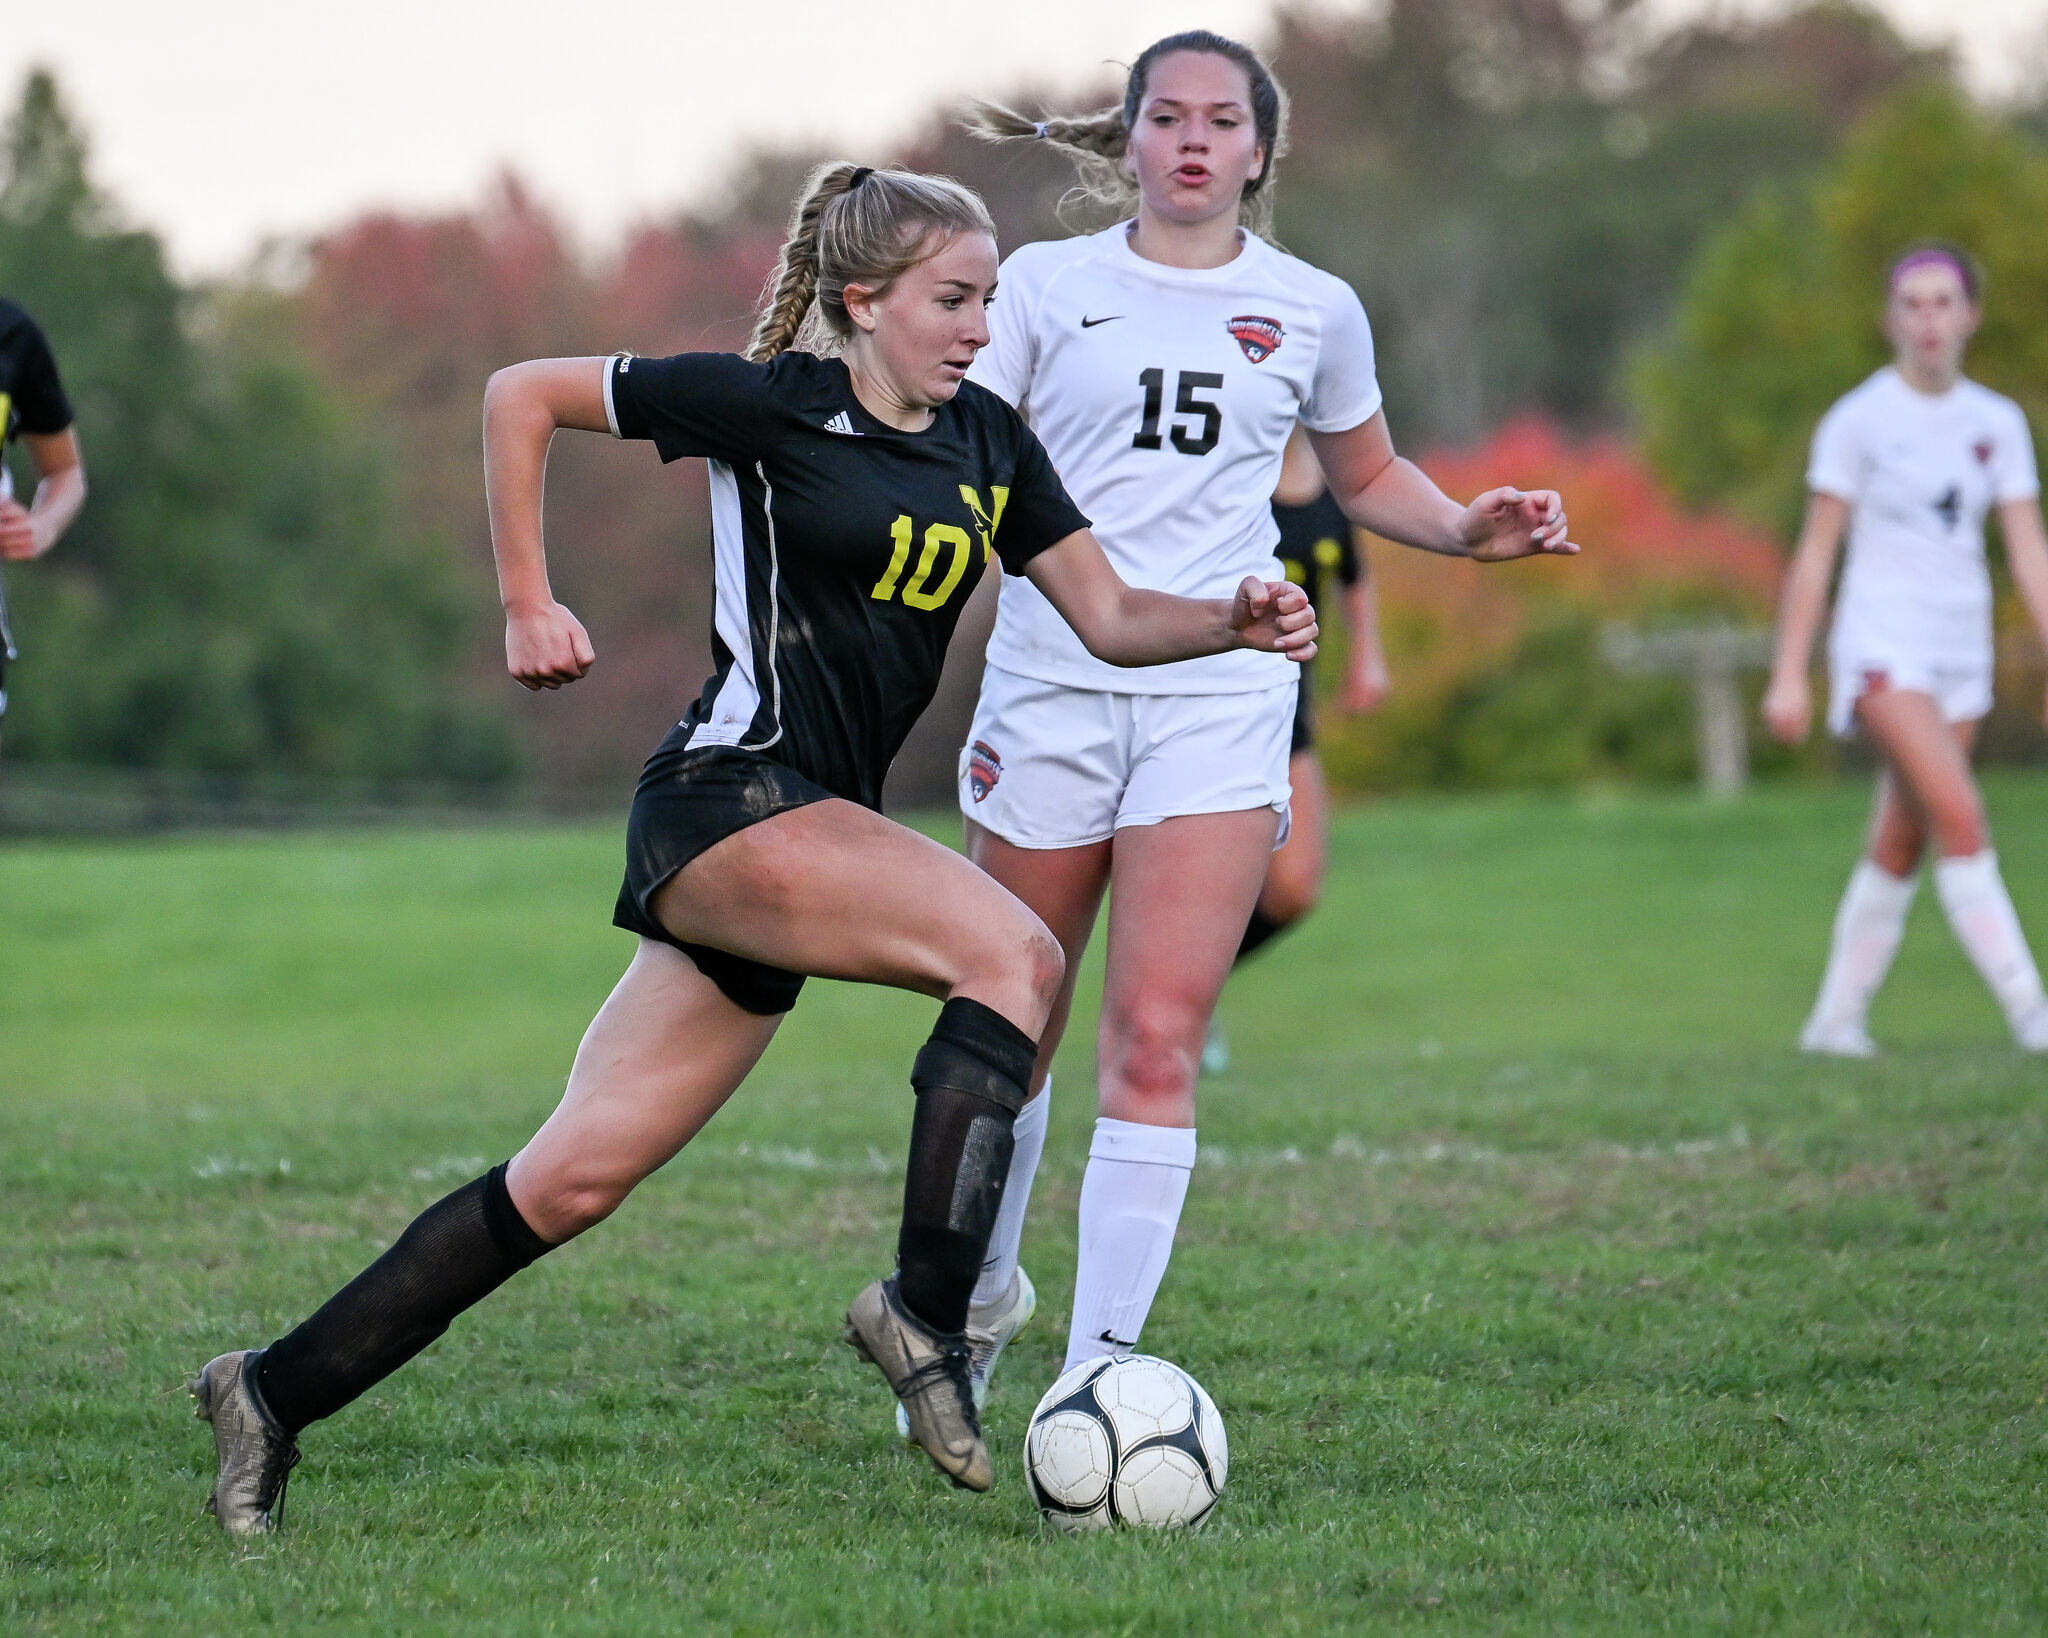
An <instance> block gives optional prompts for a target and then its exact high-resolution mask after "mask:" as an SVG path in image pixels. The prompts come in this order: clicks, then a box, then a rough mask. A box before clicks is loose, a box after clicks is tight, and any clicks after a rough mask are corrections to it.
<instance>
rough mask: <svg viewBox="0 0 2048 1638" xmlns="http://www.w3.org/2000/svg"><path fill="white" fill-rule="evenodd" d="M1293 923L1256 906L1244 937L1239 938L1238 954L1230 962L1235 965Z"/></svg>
mask: <svg viewBox="0 0 2048 1638" xmlns="http://www.w3.org/2000/svg"><path fill="white" fill-rule="evenodd" d="M1293 925H1294V923H1293V922H1291V921H1275V920H1274V919H1273V918H1272V917H1271V916H1269V915H1267V914H1266V912H1265V911H1263V910H1260V909H1256V908H1254V909H1253V911H1252V919H1251V920H1250V921H1248V922H1246V923H1245V925H1244V937H1243V938H1242V939H1241V940H1239V942H1238V946H1237V954H1236V955H1235V956H1234V957H1233V958H1232V959H1231V963H1230V964H1231V965H1232V966H1233V967H1235V966H1236V965H1237V964H1238V962H1240V961H1242V960H1244V958H1245V957H1246V956H1248V955H1250V954H1251V953H1252V951H1254V950H1256V949H1258V948H1259V946H1260V945H1262V944H1264V943H1265V942H1266V941H1267V940H1268V939H1270V938H1272V937H1273V936H1274V935H1276V934H1279V933H1284V932H1286V931H1287V929H1288V928H1290V927H1292V926H1293Z"/></svg>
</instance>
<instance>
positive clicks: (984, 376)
mask: <svg viewBox="0 0 2048 1638" xmlns="http://www.w3.org/2000/svg"><path fill="white" fill-rule="evenodd" d="M1037 295H1038V291H1037V286H1036V282H1035V281H1034V280H1033V279H1032V278H1031V276H1030V274H1029V272H1027V271H1026V267H1025V265H1024V264H1021V263H1020V261H1019V258H1017V257H1015V256H1012V257H1011V258H1010V259H1009V261H1007V262H1005V263H1004V264H1003V269H1002V273H1001V276H1000V277H999V278H998V279H997V281H996V299H995V300H994V301H992V302H990V303H989V307H988V345H987V346H986V347H984V348H982V350H981V351H980V352H979V353H977V354H976V355H975V358H974V364H973V366H972V367H971V368H970V369H969V370H968V372H967V379H968V380H970V381H975V382H979V383H980V384H981V385H982V386H984V387H986V388H988V390H989V391H990V392H992V393H994V394H995V395H996V396H997V397H998V398H1000V399H1002V401H1003V402H1004V403H1006V404H1009V405H1012V406H1014V407H1015V408H1017V409H1022V408H1023V407H1024V399H1025V397H1026V395H1027V394H1028V393H1029V392H1030V390H1031V367H1032V360H1033V342H1032V332H1031V316H1032V310H1033V308H1034V307H1035V306H1036V305H1037Z"/></svg>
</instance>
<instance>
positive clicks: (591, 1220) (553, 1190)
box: [514, 1174, 633, 1246]
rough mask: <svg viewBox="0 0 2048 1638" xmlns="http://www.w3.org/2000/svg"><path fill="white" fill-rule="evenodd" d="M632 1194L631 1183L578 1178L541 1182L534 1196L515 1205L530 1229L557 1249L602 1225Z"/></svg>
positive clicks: (518, 1201)
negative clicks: (587, 1230)
mask: <svg viewBox="0 0 2048 1638" xmlns="http://www.w3.org/2000/svg"><path fill="white" fill-rule="evenodd" d="M632 1192H633V1185H632V1184H631V1183H628V1182H623V1181H621V1180H620V1179H617V1178H610V1177H603V1176H599V1175H596V1174H576V1175H571V1176H564V1177H550V1178H543V1179H540V1180H538V1182H537V1183H536V1184H535V1185H534V1187H533V1190H532V1193H531V1194H529V1195H527V1196H526V1197H525V1198H523V1199H519V1200H516V1201H515V1202H514V1203H515V1204H516V1205H517V1206H518V1207H519V1215H520V1216H521V1217H524V1218H525V1219H526V1226H527V1227H528V1228H530V1229H532V1230H533V1232H534V1233H536V1234H538V1235H539V1236H540V1237H541V1238H542V1239H543V1240H545V1241H547V1242H548V1244H549V1245H555V1246H558V1245H560V1244H562V1242H563V1241H565V1240H573V1239H575V1238H576V1236H577V1235H579V1234H581V1233H582V1232H583V1231H584V1230H585V1229H589V1228H595V1227H596V1226H597V1225H598V1224H599V1223H602V1222H603V1221H604V1220H605V1219H606V1218H607V1217H609V1216H611V1214H612V1213H613V1212H615V1211H617V1210H618V1209H619V1207H620V1206H621V1205H622V1204H623V1203H624V1202H625V1198H626V1196H627V1195H629V1194H631V1193H632Z"/></svg>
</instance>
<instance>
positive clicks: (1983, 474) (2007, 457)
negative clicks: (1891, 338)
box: [1806, 366, 2041, 663]
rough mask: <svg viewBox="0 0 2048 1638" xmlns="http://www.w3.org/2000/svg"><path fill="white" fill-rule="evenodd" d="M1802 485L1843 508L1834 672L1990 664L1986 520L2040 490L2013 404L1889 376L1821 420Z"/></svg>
mask: <svg viewBox="0 0 2048 1638" xmlns="http://www.w3.org/2000/svg"><path fill="white" fill-rule="evenodd" d="M1806 483H1807V487H1808V488H1809V489H1814V490H1818V491H1819V492H1821V493H1822V494H1828V495H1834V496H1836V497H1838V498H1840V499H1841V500H1844V501H1847V502H1848V503H1849V506H1850V514H1849V547H1848V555H1847V559H1846V561H1845V563H1844V565H1843V569H1842V585H1841V591H1840V594H1839V596H1838V598H1837V601H1836V605H1835V620H1834V628H1833V631H1832V634H1831V635H1830V638H1829V645H1830V648H1831V649H1832V650H1833V652H1834V653H1835V656H1836V658H1837V659H1838V660H1841V661H1844V662H1849V661H1854V662H1857V663H1862V662H1864V661H1876V660H1881V659H1884V658H1886V657H1887V656H1899V657H1918V658H1930V659H1940V660H1953V661H1957V662H1964V661H1969V662H1976V661H1979V660H1986V661H1988V656H1989V654H1990V649H1991V576H1990V574H1989V572H1988V571H1987V570H1986V568H1985V566H1984V515H1985V513H1987V512H1988V511H1990V510H1991V508H1992V507H1993V506H1999V505H2003V504H2004V503H2005V502H2007V501H2014V500H2026V499H2028V498H2030V497H2032V496H2034V495H2038V494H2039V493H2040V490H2041V486H2040V482H2039V479H2038V478H2037V477H2036V475H2035V470H2034V445H2033V440H2032V438H2031V437H2030V436H2029V435H2028V432H2027V418H2026V416H2025V414H2024V413H2023V412H2022V411H2021V409H2020V407H2019V406H2018V405H2017V404H2015V403H2014V402H2013V401H2012V400H2011V399H2009V398H2002V397H2000V396H1999V395H1998V394H1997V393H1995V392H1992V391H1991V390H1990V389H1989V388H1987V387H1980V386H1978V385H1977V383H1976V382H1974V381H1958V382H1957V383H1956V384H1955V385H1954V386H1953V387H1951V388H1950V389H1949V390H1948V391H1947V392H1945V393H1941V394H1938V395H1930V394H1927V393H1923V392H1916V391H1915V390H1914V389H1913V388H1912V387H1910V386H1908V385H1907V384H1906V382H1905V381H1904V379H1903V378H1902V377H1901V376H1900V375H1899V373H1898V371H1897V370H1895V369H1893V368H1891V367H1890V366H1887V367H1886V368H1884V369H1881V370H1879V371H1878V372H1877V373H1876V374H1875V375H1873V376H1872V377H1870V379H1869V380H1867V381H1865V382H1864V383H1863V384H1862V385H1861V386H1860V387H1857V388H1856V389H1855V390H1854V391H1853V392H1850V393H1849V394H1847V395H1846V396H1845V397H1843V398H1842V399H1841V400H1840V401H1839V402H1837V403H1836V405H1835V407H1834V408H1833V409H1831V410H1829V411H1828V413H1827V414H1826V415H1825V416H1823V417H1822V418H1821V423H1820V426H1819V428H1818V429H1817V430H1816V431H1815V432H1814V435H1813V458H1812V460H1811V462H1810V463H1809V465H1808V467H1807V473H1806Z"/></svg>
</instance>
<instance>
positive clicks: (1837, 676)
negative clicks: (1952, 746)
mask: <svg viewBox="0 0 2048 1638" xmlns="http://www.w3.org/2000/svg"><path fill="white" fill-rule="evenodd" d="M1887 688H1894V689H1896V688H1904V689H1911V690H1912V691H1913V692H1914V693H1916V694H1931V695H1933V696H1934V703H1935V704H1936V705H1938V706H1939V707H1940V708H1941V718H1942V721H1944V722H1975V721H1976V720H1977V718H1979V717H1981V716H1983V715H1984V713H1985V712H1987V711H1989V710H1990V709H1991V656H1990V655H1989V654H1982V655H1975V656H1971V655H1956V654H1949V655H1924V654H1921V655H1909V654H1904V653H1901V652H1900V651H1898V650H1893V651H1892V652H1890V653H1882V654H1881V653H1877V652H1874V651H1872V652H1861V651H1857V650H1850V651H1848V652H1846V653H1844V654H1842V655H1840V656H1839V657H1838V656H1836V655H1834V654H1830V655H1829V657H1828V729H1829V731H1830V732H1832V733H1833V734H1834V735H1835V736H1836V737H1837V738H1838V739H1847V738H1848V737H1849V736H1850V735H1852V734H1854V733H1855V732H1856V702H1857V701H1858V700H1860V699H1861V698H1863V696H1864V695H1865V694H1874V693H1877V692H1879V691H1880V690H1882V689H1887Z"/></svg>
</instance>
